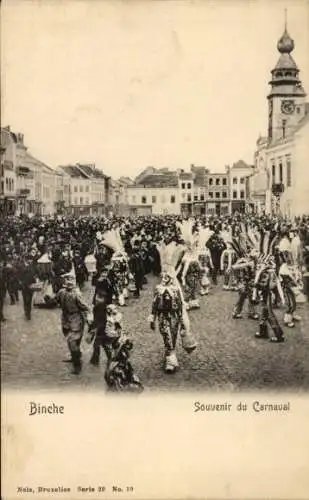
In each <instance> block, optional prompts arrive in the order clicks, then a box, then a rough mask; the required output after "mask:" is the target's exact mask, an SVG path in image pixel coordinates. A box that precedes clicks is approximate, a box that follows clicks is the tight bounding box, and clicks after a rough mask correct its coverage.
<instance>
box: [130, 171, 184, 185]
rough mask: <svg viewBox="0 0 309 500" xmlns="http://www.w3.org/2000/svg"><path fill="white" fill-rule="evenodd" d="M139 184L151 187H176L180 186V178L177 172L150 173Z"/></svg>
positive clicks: (137, 183)
mask: <svg viewBox="0 0 309 500" xmlns="http://www.w3.org/2000/svg"><path fill="white" fill-rule="evenodd" d="M136 185H137V186H149V187H176V186H178V178H177V174H176V173H172V172H170V173H168V174H167V173H163V174H150V175H147V176H146V177H144V178H143V179H142V180H140V181H139V182H136Z"/></svg>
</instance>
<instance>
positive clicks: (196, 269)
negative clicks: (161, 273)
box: [177, 219, 202, 310]
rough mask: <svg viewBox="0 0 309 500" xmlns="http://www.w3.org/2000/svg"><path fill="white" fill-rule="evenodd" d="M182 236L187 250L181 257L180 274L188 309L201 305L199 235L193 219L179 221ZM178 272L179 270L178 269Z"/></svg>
mask: <svg viewBox="0 0 309 500" xmlns="http://www.w3.org/2000/svg"><path fill="white" fill-rule="evenodd" d="M177 226H178V229H179V230H180V233H181V238H182V240H183V241H184V243H185V247H186V249H185V252H184V255H183V257H182V259H181V263H180V266H179V267H178V269H179V268H180V274H181V283H182V285H183V290H184V297H185V301H186V308H187V310H190V309H198V308H199V307H200V303H199V300H198V298H197V296H198V293H199V288H200V280H201V274H202V268H201V265H200V262H199V259H198V236H197V234H193V221H192V220H190V219H189V220H186V221H183V222H182V223H181V222H177ZM177 274H178V271H177Z"/></svg>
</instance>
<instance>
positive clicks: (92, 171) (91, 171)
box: [76, 163, 109, 179]
mask: <svg viewBox="0 0 309 500" xmlns="http://www.w3.org/2000/svg"><path fill="white" fill-rule="evenodd" d="M76 167H77V168H78V169H79V170H80V171H81V172H82V173H84V174H85V175H86V176H87V177H95V178H96V179H108V178H109V177H108V176H107V175H105V174H104V173H103V172H102V170H99V169H98V168H96V167H95V165H87V164H82V163H77V164H76Z"/></svg>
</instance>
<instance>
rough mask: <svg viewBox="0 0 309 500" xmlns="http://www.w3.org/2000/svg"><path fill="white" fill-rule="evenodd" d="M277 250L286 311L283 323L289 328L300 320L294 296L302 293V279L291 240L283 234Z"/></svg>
mask: <svg viewBox="0 0 309 500" xmlns="http://www.w3.org/2000/svg"><path fill="white" fill-rule="evenodd" d="M278 250H279V261H280V264H281V265H280V268H279V276H280V279H281V285H282V289H283V294H284V298H285V303H286V312H285V314H284V318H283V321H284V324H285V325H286V326H288V327H289V328H293V327H294V326H295V321H300V320H301V317H300V316H299V315H298V314H296V308H297V304H296V297H298V296H299V295H301V294H302V287H303V283H302V279H301V275H300V272H299V268H298V266H297V261H295V257H294V254H293V252H292V246H291V242H290V241H289V239H288V237H287V236H285V237H283V238H282V239H281V241H280V242H279V246H278Z"/></svg>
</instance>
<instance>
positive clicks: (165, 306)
mask: <svg viewBox="0 0 309 500" xmlns="http://www.w3.org/2000/svg"><path fill="white" fill-rule="evenodd" d="M308 245H309V219H308V217H303V218H301V219H299V220H297V221H295V222H294V223H293V224H292V223H289V222H288V221H285V220H278V219H277V218H269V217H254V216H252V217H250V216H248V215H243V216H242V215H235V216H234V217H229V218H216V217H212V218H207V217H202V218H185V219H184V218H180V217H173V216H171V217H137V218H131V219H130V218H128V219H125V218H111V219H106V218H89V217H86V218H79V219H76V218H69V217H68V218H65V217H61V216H55V217H52V218H42V217H32V218H28V217H24V218H20V219H17V218H7V219H6V220H5V221H2V223H1V249H2V250H1V321H2V329H3V326H4V331H3V334H4V335H7V336H9V335H10V321H9V320H8V321H6V319H7V318H6V316H7V311H9V310H11V311H13V310H14V308H20V307H22V308H23V313H24V321H25V325H24V328H25V329H27V326H28V325H27V323H28V322H31V321H32V319H33V318H35V317H36V315H38V314H40V313H41V314H42V309H43V311H44V315H43V316H41V318H43V322H42V323H41V324H40V328H42V329H43V330H44V328H45V324H46V325H47V323H48V316H49V315H50V314H51V312H52V310H57V316H59V325H60V323H61V329H62V335H63V356H64V357H65V351H66V346H67V350H68V358H67V359H62V360H57V361H61V362H63V361H65V362H67V363H68V366H71V371H72V373H73V374H74V375H79V374H81V372H82V371H83V370H87V364H88V363H89V364H91V365H92V366H96V367H98V369H99V370H102V384H103V383H104V382H103V380H104V381H105V384H106V385H107V387H108V388H109V389H110V390H114V391H126V390H137V391H141V390H143V387H144V385H146V386H147V380H143V379H142V378H140V376H139V375H138V373H139V369H138V366H137V365H135V366H133V364H132V362H131V357H132V356H131V354H132V352H133V351H134V350H136V349H138V348H139V347H138V346H137V345H136V343H135V338H134V335H135V327H134V324H129V323H128V322H127V321H126V313H127V311H128V310H129V309H132V313H133V317H134V310H135V309H137V307H136V304H137V302H138V301H139V300H141V296H142V295H143V294H144V293H145V292H144V289H145V288H149V287H150V285H149V283H151V300H149V303H148V304H147V309H148V310H147V309H145V310H143V312H142V315H143V317H141V318H139V320H140V321H141V323H142V325H143V330H144V331H143V335H144V342H145V343H146V342H147V340H146V339H147V338H148V339H149V340H150V341H151V337H155V336H156V337H159V338H160V341H159V343H157V342H156V345H157V348H158V350H159V352H160V356H161V357H162V360H161V370H162V371H163V372H164V373H165V374H174V373H175V372H176V371H177V370H182V369H183V368H184V367H183V366H182V363H183V362H185V363H187V364H188V365H189V366H190V365H191V360H190V356H192V355H193V353H194V351H195V350H198V349H199V348H200V344H201V342H203V337H207V335H209V333H208V332H209V331H210V330H211V323H210V322H209V323H208V322H207V309H208V308H209V304H208V299H209V297H210V296H211V295H219V294H230V295H231V303H232V304H233V305H232V308H231V310H230V311H228V317H229V318H230V321H231V322H232V321H234V322H235V323H237V324H238V323H239V322H241V321H243V320H244V319H245V320H246V330H247V332H246V335H248V336H250V337H251V338H252V339H254V341H255V342H256V343H260V342H267V343H273V344H282V343H284V342H285V341H286V342H287V343H290V342H293V335H292V334H290V331H293V330H294V329H297V328H298V324H299V323H301V321H302V318H301V315H300V310H302V309H303V308H304V307H306V308H307V307H308V304H307V300H308V298H307V297H306V296H305V293H304V279H305V278H304V275H305V274H306V273H308V271H309V252H308ZM86 290H87V294H86V296H87V299H86V298H85V293H84V292H85V291H86ZM218 307H219V306H218ZM199 309H204V310H205V322H204V323H203V324H199V325H198V331H196V330H195V329H194V328H193V327H192V319H191V318H194V315H195V314H196V311H198V310H199ZM222 312H223V311H222ZM139 314H141V313H139ZM219 314H220V311H219ZM131 317H132V316H131ZM41 321H42V320H41ZM124 324H125V325H126V326H125V327H124ZM222 329H224V330H226V335H229V325H224V324H222ZM150 332H151V334H150ZM48 335H59V332H58V333H57V332H51V333H49V334H48ZM46 341H48V339H46ZM50 341H52V339H50ZM140 341H141V340H140ZM85 345H86V346H89V347H90V350H89V349H88V350H87V352H88V353H89V356H88V358H89V359H84V358H85V357H86V356H85V355H83V353H82V350H83V349H84V346H85ZM81 346H83V347H82V348H81ZM45 348H46V347H44V346H43V345H40V346H39V349H40V350H41V349H42V350H44V349H45ZM252 348H253V349H254V344H253V345H252ZM280 348H281V347H280ZM282 348H283V349H284V346H283V347H282ZM272 349H278V347H273V348H272ZM181 350H184V351H185V352H186V353H187V354H190V356H186V357H185V358H183V357H182V363H179V356H181V354H180V355H179V352H180V351H181ZM191 353H192V354H191ZM19 355H20V356H22V355H23V353H22V350H21V352H20V353H19ZM102 358H103V359H102ZM55 362H56V360H55ZM149 363H151V359H149ZM190 369H192V370H194V369H195V367H194V363H193V364H192V365H191V366H190Z"/></svg>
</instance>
